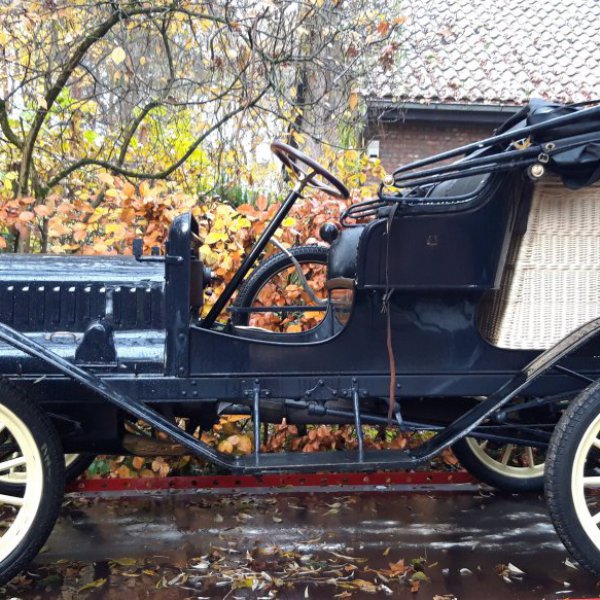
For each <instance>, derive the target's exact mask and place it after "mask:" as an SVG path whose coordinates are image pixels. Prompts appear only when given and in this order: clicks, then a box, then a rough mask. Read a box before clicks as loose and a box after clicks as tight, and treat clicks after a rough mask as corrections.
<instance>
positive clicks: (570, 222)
mask: <svg viewBox="0 0 600 600" xmlns="http://www.w3.org/2000/svg"><path fill="white" fill-rule="evenodd" d="M599 315H600V185H594V186H591V187H587V188H584V189H580V190H578V191H575V192H574V191H571V190H568V189H566V188H565V187H564V186H563V185H562V184H561V183H560V182H559V181H558V180H544V181H543V182H540V183H538V184H537V185H536V188H535V192H534V196H533V200H532V204H531V210H530V213H529V219H528V223H527V231H526V232H525V234H524V235H523V237H522V239H521V241H520V244H519V245H518V246H515V250H514V252H512V253H511V255H509V257H508V260H507V266H506V270H505V277H504V280H503V282H502V286H501V290H500V291H499V293H498V294H497V296H496V298H495V300H494V302H493V304H492V306H491V307H489V309H486V310H485V314H483V315H481V317H483V318H481V317H480V323H481V326H482V329H483V330H484V333H485V334H486V337H488V338H489V339H490V341H491V342H492V343H493V344H495V345H497V346H500V347H502V348H511V349H545V348H548V347H550V346H551V345H553V344H554V343H556V342H557V341H558V340H560V339H561V338H562V337H564V336H565V335H566V334H567V333H569V332H570V331H572V330H573V329H575V328H576V327H578V326H579V325H581V324H583V323H585V322H586V321H589V320H591V319H593V318H595V317H598V316H599Z"/></svg>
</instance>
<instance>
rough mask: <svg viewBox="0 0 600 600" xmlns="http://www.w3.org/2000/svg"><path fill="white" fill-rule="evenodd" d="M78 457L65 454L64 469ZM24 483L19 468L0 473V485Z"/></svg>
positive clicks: (24, 477) (24, 478)
mask: <svg viewBox="0 0 600 600" xmlns="http://www.w3.org/2000/svg"><path fill="white" fill-rule="evenodd" d="M15 454H16V453H15ZM80 456H81V454H65V467H67V468H69V467H70V466H71V465H72V464H73V463H74V462H75V461H76V460H77V459H78V458H79V457H80ZM13 458H14V457H13ZM26 481H27V477H26V473H25V472H24V471H23V470H22V469H20V468H19V467H12V468H11V469H8V470H7V471H5V472H0V483H8V484H15V485H23V484H24V483H26Z"/></svg>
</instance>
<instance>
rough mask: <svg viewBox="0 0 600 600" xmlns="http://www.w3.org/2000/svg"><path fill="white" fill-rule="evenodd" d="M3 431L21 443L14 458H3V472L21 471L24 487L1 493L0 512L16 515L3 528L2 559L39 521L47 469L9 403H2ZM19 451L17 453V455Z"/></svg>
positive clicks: (0, 464) (0, 467) (0, 468)
mask: <svg viewBox="0 0 600 600" xmlns="http://www.w3.org/2000/svg"><path fill="white" fill-rule="evenodd" d="M0 431H4V432H8V433H9V434H10V436H11V438H12V440H13V441H14V443H15V444H16V446H17V447H18V450H17V451H16V452H14V453H12V456H11V458H7V459H3V460H2V461H0V474H2V473H6V472H7V471H11V470H12V471H13V472H17V471H16V470H17V469H18V470H19V471H18V472H19V473H20V474H22V475H21V481H20V483H22V484H23V487H19V488H15V491H14V493H10V492H7V493H4V494H0V511H1V512H0V514H1V518H2V521H3V520H4V518H5V516H6V517H9V518H11V519H12V522H10V524H9V525H8V528H7V529H5V530H3V531H1V530H0V562H2V561H3V560H4V559H6V558H7V557H8V556H9V555H10V554H11V553H12V552H13V551H14V550H15V549H16V548H17V546H18V545H19V544H20V543H21V542H22V540H23V538H24V536H25V535H26V534H27V532H28V531H29V529H30V528H31V526H32V524H33V522H34V521H35V518H36V515H37V512H38V509H39V506H40V503H41V500H42V495H43V491H44V472H43V465H42V457H41V455H40V451H39V448H38V445H37V443H36V441H35V439H34V437H33V435H32V434H31V431H30V430H29V428H28V427H27V425H25V423H24V422H23V421H22V420H21V419H19V417H17V415H15V413H13V412H12V411H11V410H9V409H8V408H7V407H5V406H2V405H0ZM15 455H16V456H15Z"/></svg>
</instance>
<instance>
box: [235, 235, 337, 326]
mask: <svg viewBox="0 0 600 600" xmlns="http://www.w3.org/2000/svg"><path fill="white" fill-rule="evenodd" d="M328 252H329V249H328V248H327V247H325V246H317V245H308V246H296V247H294V248H290V249H289V250H287V251H286V252H278V253H277V254H273V256H270V257H269V258H268V259H266V260H265V261H264V262H262V263H261V264H260V265H258V266H257V267H256V269H254V271H253V272H252V273H251V274H250V276H249V277H248V279H246V281H245V282H244V283H243V284H242V286H241V287H240V290H239V292H238V295H237V298H236V300H235V302H234V304H233V309H234V310H233V315H232V321H233V324H234V325H256V326H260V327H265V328H267V329H271V330H273V331H281V332H285V331H289V332H291V331H303V330H306V329H311V328H312V327H315V325H317V324H318V323H319V322H320V321H321V320H322V319H323V318H324V317H325V311H324V310H323V308H324V304H325V303H324V302H323V301H324V300H325V299H326V293H325V290H324V284H325V280H326V277H327V267H326V265H327V255H328ZM299 269H300V272H298V270H299ZM269 306H273V310H272V311H269V312H264V311H257V312H240V311H236V309H239V308H251V307H255V308H263V309H264V308H265V307H269ZM293 306H299V307H301V310H298V311H297V312H293V311H288V310H285V309H286V307H287V308H289V307H293ZM277 308H279V309H280V310H279V311H278V310H277ZM311 308H314V311H311V310H310V309H311Z"/></svg>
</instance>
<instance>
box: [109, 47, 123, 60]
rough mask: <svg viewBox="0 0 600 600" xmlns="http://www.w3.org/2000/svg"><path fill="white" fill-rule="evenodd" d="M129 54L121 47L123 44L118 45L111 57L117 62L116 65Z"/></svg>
mask: <svg viewBox="0 0 600 600" xmlns="http://www.w3.org/2000/svg"><path fill="white" fill-rule="evenodd" d="M126 57H127V55H126V54H125V50H123V48H121V46H117V47H116V48H115V49H114V50H113V51H112V52H111V53H110V58H111V60H112V61H113V62H114V63H115V65H120V64H121V63H122V62H123V61H124V60H125V58H126Z"/></svg>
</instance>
